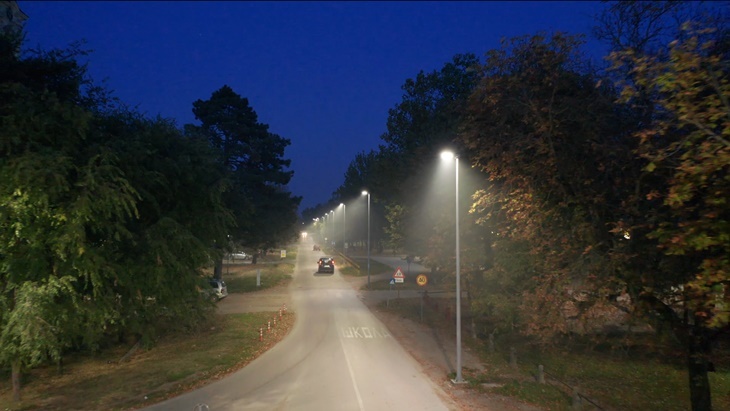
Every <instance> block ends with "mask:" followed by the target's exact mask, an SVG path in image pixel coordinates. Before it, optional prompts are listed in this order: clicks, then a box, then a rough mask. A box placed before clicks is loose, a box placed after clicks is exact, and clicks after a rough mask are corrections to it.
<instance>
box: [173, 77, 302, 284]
mask: <svg viewBox="0 0 730 411" xmlns="http://www.w3.org/2000/svg"><path fill="white" fill-rule="evenodd" d="M193 113H194V114H195V118H196V119H197V120H199V121H200V122H201V125H200V126H195V125H187V126H186V132H187V133H188V134H189V135H197V136H203V137H205V138H206V139H207V140H208V141H209V143H210V144H211V146H212V147H214V148H216V149H217V150H218V152H219V161H220V162H221V163H222V164H223V165H224V166H225V167H226V168H227V169H228V171H229V173H230V180H231V189H230V190H229V191H228V192H227V194H226V196H225V201H226V205H227V206H228V207H229V208H230V209H231V210H232V211H233V214H234V216H235V219H236V228H235V230H233V231H232V232H231V235H232V236H233V238H234V240H235V241H236V242H238V243H240V244H243V245H245V246H247V247H250V248H252V249H256V250H258V249H262V248H268V247H271V246H274V245H276V244H277V243H278V242H281V241H285V240H289V239H291V237H292V235H294V234H293V233H294V232H293V230H292V228H293V226H294V225H295V224H296V222H297V220H298V218H297V213H296V210H297V207H298V206H299V202H300V201H301V198H300V197H292V196H291V193H289V192H288V191H287V190H286V185H287V184H288V183H289V180H290V179H291V177H292V175H293V172H292V171H286V170H285V169H286V167H288V166H289V164H290V163H291V161H290V160H287V159H284V157H283V156H284V149H285V148H286V146H288V145H289V144H290V142H289V140H287V139H284V138H282V137H280V136H278V135H276V134H273V133H271V132H269V126H268V125H266V124H263V123H259V122H258V115H257V114H256V112H255V111H254V110H253V108H251V107H250V106H249V102H248V99H246V98H242V97H241V96H240V95H238V94H236V93H235V92H234V91H233V89H231V88H230V87H229V86H223V87H221V88H220V89H219V90H216V91H215V92H213V94H212V95H211V97H210V99H209V100H197V101H195V102H194V103H193ZM221 246H222V245H221ZM254 258H255V255H254ZM221 266H222V263H221V261H220V260H218V263H217V264H216V272H215V275H216V277H217V278H220V275H221Z"/></svg>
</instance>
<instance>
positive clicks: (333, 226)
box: [327, 210, 337, 248]
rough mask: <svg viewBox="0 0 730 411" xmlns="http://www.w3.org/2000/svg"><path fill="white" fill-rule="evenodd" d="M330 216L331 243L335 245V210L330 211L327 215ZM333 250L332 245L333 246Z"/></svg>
mask: <svg viewBox="0 0 730 411" xmlns="http://www.w3.org/2000/svg"><path fill="white" fill-rule="evenodd" d="M329 214H332V218H331V220H332V242H333V243H335V244H337V241H335V210H330V212H329V213H328V214H327V215H329ZM333 248H334V245H333Z"/></svg>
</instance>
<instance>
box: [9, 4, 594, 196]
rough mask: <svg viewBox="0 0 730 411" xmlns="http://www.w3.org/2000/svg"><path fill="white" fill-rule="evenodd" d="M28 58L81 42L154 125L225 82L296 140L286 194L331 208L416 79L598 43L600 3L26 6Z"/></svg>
mask: <svg viewBox="0 0 730 411" xmlns="http://www.w3.org/2000/svg"><path fill="white" fill-rule="evenodd" d="M18 4H19V6H20V8H21V9H22V10H23V12H25V14H27V15H28V17H29V18H28V20H27V22H26V24H25V29H26V44H25V46H26V47H36V46H39V47H41V48H43V49H50V48H65V47H66V46H68V45H69V44H70V43H71V42H73V41H77V40H85V41H86V45H85V48H88V49H90V50H92V51H93V52H92V53H91V54H90V56H89V57H88V63H89V73H90V75H91V76H92V78H93V79H94V80H95V81H97V82H101V81H102V80H104V81H105V84H106V85H107V88H109V89H111V90H113V91H114V95H115V96H116V97H119V98H120V99H121V100H122V101H123V102H125V103H126V104H128V105H130V106H136V107H137V108H138V110H139V111H141V112H143V113H145V114H147V115H148V116H156V115H158V114H159V115H161V116H163V117H167V118H174V119H175V121H176V122H177V124H178V126H180V127H182V125H183V124H187V123H196V124H197V122H196V121H195V118H194V117H193V114H192V111H191V109H192V103H193V101H195V100H197V99H204V100H207V99H208V98H210V95H211V93H212V92H213V91H215V90H217V89H219V88H220V87H221V86H223V85H224V84H227V85H229V86H231V87H232V88H233V90H234V91H235V92H236V93H238V94H239V95H241V96H243V97H246V98H248V99H249V103H250V105H251V106H252V107H253V109H254V110H255V111H256V112H257V113H258V116H259V121H260V122H262V123H266V124H268V125H269V126H270V131H271V132H273V133H276V134H278V135H280V136H282V137H284V138H287V139H289V140H291V145H290V146H289V147H288V148H287V150H286V153H285V157H286V158H288V159H291V160H292V163H291V169H292V170H293V171H294V177H293V179H292V181H291V182H290V184H289V189H290V190H291V191H292V193H293V194H294V195H298V196H303V197H304V199H303V200H302V207H301V208H300V210H301V209H304V208H307V207H312V206H314V205H316V204H318V203H325V202H326V201H327V200H328V199H329V198H330V197H331V194H332V192H333V191H334V190H336V189H337V187H338V186H340V185H341V184H342V183H343V181H344V173H345V170H346V169H347V166H348V165H349V163H350V161H351V160H353V159H354V158H355V156H356V155H357V154H358V153H360V152H363V151H364V152H368V151H370V150H372V149H376V148H377V146H378V144H379V143H381V140H380V136H381V135H382V134H383V133H384V132H385V126H386V120H387V116H388V109H390V108H393V107H394V106H395V105H396V104H398V103H399V102H400V101H401V98H402V95H403V92H402V90H401V86H402V85H403V83H404V82H405V80H406V79H409V78H414V77H415V76H416V75H417V74H418V72H419V71H421V70H423V71H425V72H431V71H434V70H439V69H440V68H441V67H442V66H443V65H444V64H445V63H447V62H449V61H451V59H452V57H453V56H454V55H455V54H459V53H475V54H477V55H478V56H480V57H481V56H483V55H484V53H485V52H486V51H488V50H490V49H494V48H498V47H499V41H500V39H501V38H509V37H514V36H521V35H528V34H535V33H537V32H539V31H547V32H552V31H557V30H559V31H564V32H568V33H571V34H577V33H584V34H586V40H587V45H586V49H585V50H586V52H587V53H588V55H589V56H591V57H593V58H594V59H595V60H596V61H597V62H598V61H599V60H600V58H601V57H602V56H603V54H604V51H603V50H604V49H603V48H601V47H600V46H599V45H598V43H597V42H596V41H595V40H594V39H593V38H592V37H591V35H590V29H591V27H592V26H593V24H594V21H593V19H592V16H593V15H595V14H597V13H598V12H599V11H600V10H601V9H602V8H603V7H604V5H603V4H601V3H600V2H577V1H576V2H268V1H267V2H232V1H231V2H228V1H226V2H211V1H207V2H187V1H186V2H174V1H167V2H151V1H146V2H142V1H127V2H105V1H93V2H92V1H73V2H64V1H50V2H41V1H19V2H18Z"/></svg>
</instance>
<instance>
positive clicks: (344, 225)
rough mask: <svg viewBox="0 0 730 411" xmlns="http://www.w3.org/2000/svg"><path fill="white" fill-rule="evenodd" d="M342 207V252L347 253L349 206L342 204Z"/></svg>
mask: <svg viewBox="0 0 730 411" xmlns="http://www.w3.org/2000/svg"><path fill="white" fill-rule="evenodd" d="M340 207H342V251H343V252H347V206H346V205H345V204H344V203H340Z"/></svg>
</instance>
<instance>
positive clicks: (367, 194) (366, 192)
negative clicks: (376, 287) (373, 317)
mask: <svg viewBox="0 0 730 411" xmlns="http://www.w3.org/2000/svg"><path fill="white" fill-rule="evenodd" d="M362 195H364V196H368V289H370V193H368V191H367V190H363V192H362Z"/></svg>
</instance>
